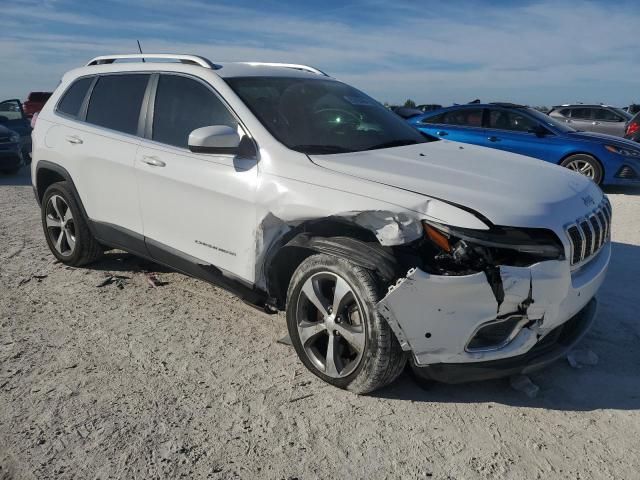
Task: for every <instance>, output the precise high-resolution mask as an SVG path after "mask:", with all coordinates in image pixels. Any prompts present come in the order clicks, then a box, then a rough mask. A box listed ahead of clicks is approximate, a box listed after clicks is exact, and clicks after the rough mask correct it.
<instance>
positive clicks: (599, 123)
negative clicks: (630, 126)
mask: <svg viewBox="0 0 640 480" xmlns="http://www.w3.org/2000/svg"><path fill="white" fill-rule="evenodd" d="M593 110H594V115H593V131H594V132H599V133H607V134H609V135H615V136H617V137H623V136H624V133H625V127H626V124H627V119H626V118H623V117H622V115H619V114H617V113H616V112H615V111H613V110H611V109H609V108H604V107H597V108H594V109H593Z"/></svg>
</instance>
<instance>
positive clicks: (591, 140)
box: [408, 103, 640, 185]
mask: <svg viewBox="0 0 640 480" xmlns="http://www.w3.org/2000/svg"><path fill="white" fill-rule="evenodd" d="M408 122H409V123H410V124H412V125H413V126H414V127H416V128H417V129H418V130H420V131H421V132H424V133H427V134H429V135H432V136H435V137H440V138H443V139H447V140H453V141H456V142H464V143H471V144H474V145H480V146H484V147H490V148H495V149H498V150H504V151H507V152H512V153H519V154H521V155H527V156H529V157H534V158H538V159H540V160H544V161H547V162H551V163H555V164H558V165H562V166H563V167H566V168H569V169H570V170H574V171H576V172H578V173H581V174H582V175H585V176H587V177H589V178H591V179H592V180H593V181H594V182H596V183H599V184H607V185H621V184H628V183H630V182H638V181H640V145H638V144H637V143H634V142H631V141H629V140H625V139H623V138H620V137H614V136H612V135H605V134H601V133H593V132H579V131H576V130H574V129H573V128H571V125H568V124H566V123H564V122H562V121H558V120H556V119H555V118H553V117H549V116H548V115H545V114H544V113H541V112H539V111H537V110H534V109H533V108H530V107H527V106H524V105H515V104H506V103H490V104H471V105H458V106H453V107H448V108H444V109H442V110H438V111H434V112H429V113H425V114H424V115H421V116H418V117H413V118H410V119H409V120H408ZM522 181H523V182H526V181H527V179H526V178H523V179H522Z"/></svg>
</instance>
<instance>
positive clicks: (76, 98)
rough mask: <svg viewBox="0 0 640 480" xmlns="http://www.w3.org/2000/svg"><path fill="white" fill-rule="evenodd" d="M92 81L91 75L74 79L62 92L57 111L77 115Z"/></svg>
mask: <svg viewBox="0 0 640 480" xmlns="http://www.w3.org/2000/svg"><path fill="white" fill-rule="evenodd" d="M92 81H93V77H86V78H81V79H79V80H76V81H75V82H74V84H73V85H71V87H70V88H69V90H67V92H66V93H65V94H64V96H63V97H62V100H60V103H59V104H58V111H59V112H62V113H64V114H66V115H71V116H72V117H77V116H78V114H79V113H80V108H81V107H82V102H83V101H84V97H85V96H86V94H87V90H89V86H90V85H91V82H92Z"/></svg>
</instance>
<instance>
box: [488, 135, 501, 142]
mask: <svg viewBox="0 0 640 480" xmlns="http://www.w3.org/2000/svg"><path fill="white" fill-rule="evenodd" d="M487 140H489V141H490V142H499V141H500V139H499V138H498V137H493V136H491V137H488V138H487Z"/></svg>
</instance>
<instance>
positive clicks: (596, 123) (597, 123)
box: [591, 122, 600, 125]
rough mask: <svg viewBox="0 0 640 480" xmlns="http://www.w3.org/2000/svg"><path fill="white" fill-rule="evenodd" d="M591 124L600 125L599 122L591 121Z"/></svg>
mask: <svg viewBox="0 0 640 480" xmlns="http://www.w3.org/2000/svg"><path fill="white" fill-rule="evenodd" d="M591 125H600V122H593V123H592V124H591Z"/></svg>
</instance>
